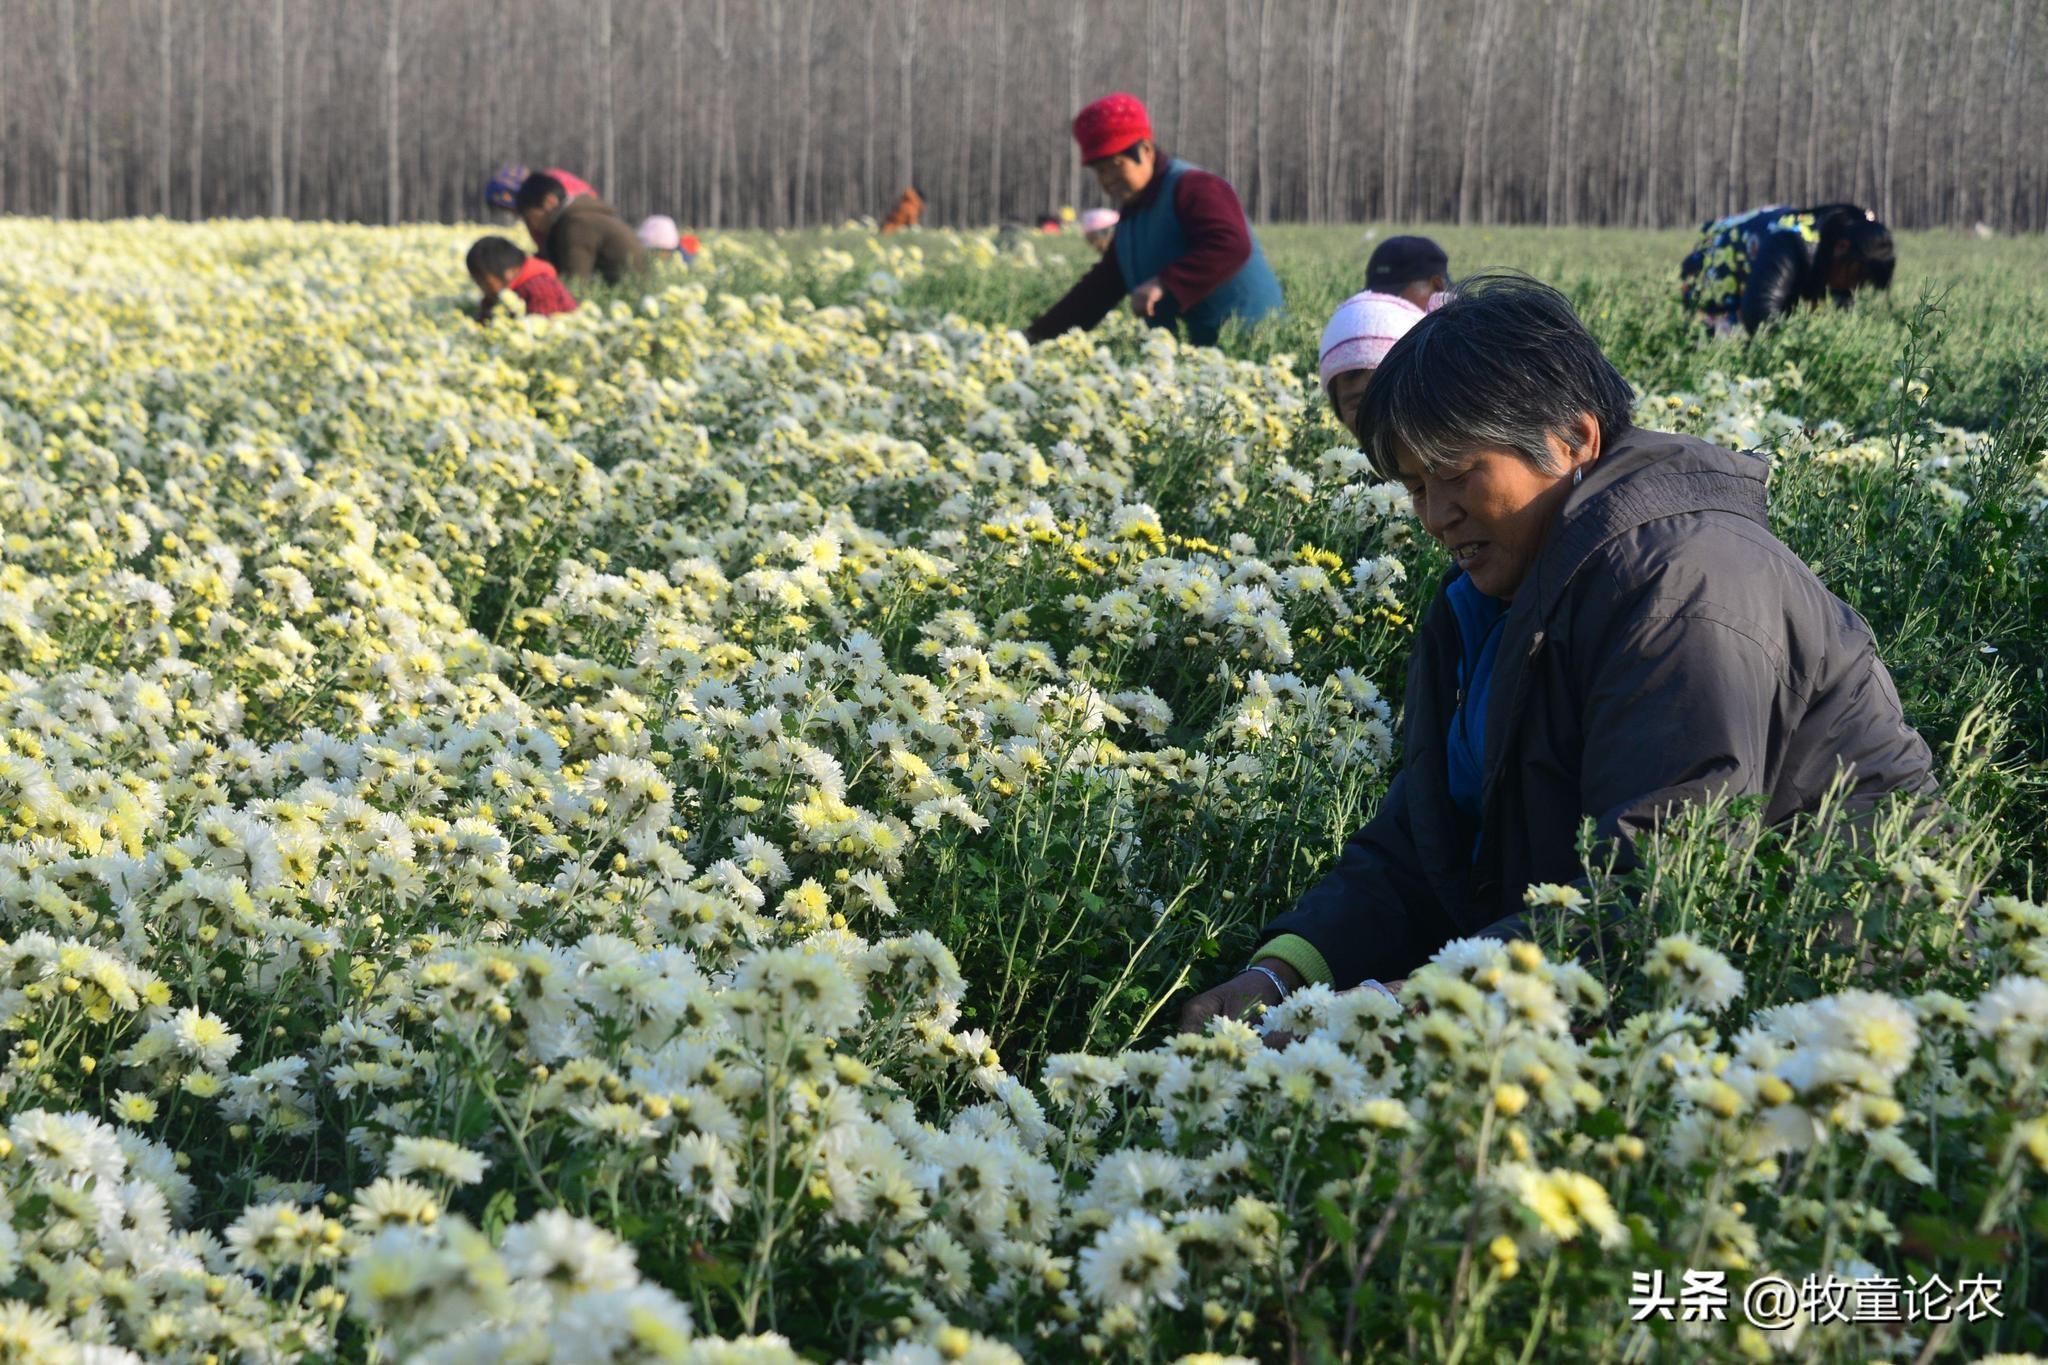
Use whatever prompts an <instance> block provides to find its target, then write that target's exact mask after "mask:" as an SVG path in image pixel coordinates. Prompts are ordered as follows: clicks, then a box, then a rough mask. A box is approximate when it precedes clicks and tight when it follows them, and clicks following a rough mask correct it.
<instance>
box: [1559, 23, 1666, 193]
mask: <svg viewBox="0 0 2048 1365" xmlns="http://www.w3.org/2000/svg"><path fill="white" fill-rule="evenodd" d="M1552 22H1553V27H1552V28H1551V31H1550V129H1549V133H1550V135H1549V137H1548V138H1547V139H1546V141H1545V146H1544V155H1543V224H1544V226H1545V227H1556V226H1557V225H1558V223H1559V222H1560V221H1562V220H1563V218H1564V175H1565V166H1564V99H1565V85H1566V83H1567V82H1566V78H1565V58H1566V54H1567V52H1568V50H1569V49H1567V47H1566V46H1565V40H1566V38H1567V37H1568V36H1569V35H1570V33H1571V26H1570V25H1569V24H1566V23H1562V22H1558V21H1556V20H1553V21H1552ZM1653 84H1654V82H1653Z"/></svg>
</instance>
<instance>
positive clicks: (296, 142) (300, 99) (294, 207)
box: [167, 42, 309, 218]
mask: <svg viewBox="0 0 2048 1365" xmlns="http://www.w3.org/2000/svg"><path fill="white" fill-rule="evenodd" d="M308 47H309V44H307V43H303V42H302V43H300V44H299V45H298V46H297V47H295V48H293V49H292V83H291V88H292V92H293V98H292V150H291V158H292V167H291V202H290V204H288V205H287V206H286V209H285V211H286V212H287V213H289V214H290V215H291V216H292V217H294V218H300V217H304V216H305V201H306V51H307V48H308ZM167 197H168V196H167Z"/></svg>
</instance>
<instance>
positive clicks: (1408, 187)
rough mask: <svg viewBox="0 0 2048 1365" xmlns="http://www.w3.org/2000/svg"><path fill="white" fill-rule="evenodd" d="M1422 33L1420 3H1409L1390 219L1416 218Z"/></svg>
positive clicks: (1403, 33)
mask: <svg viewBox="0 0 2048 1365" xmlns="http://www.w3.org/2000/svg"><path fill="white" fill-rule="evenodd" d="M1421 33H1422V0H1408V15H1407V18H1406V19H1405V20H1404V21H1403V23H1402V25H1401V93H1400V104H1399V109H1400V118H1399V122H1398V123H1397V124H1396V126H1395V129H1394V158H1395V160H1394V199H1393V205H1394V211H1393V214H1392V216H1393V217H1395V218H1397V219H1400V218H1412V217H1414V216H1415V190H1414V184H1413V182H1414V178H1415V78H1416V69H1415V68H1416V55H1417V54H1416V45H1417V41H1418V39H1419V38H1420V37H1421Z"/></svg>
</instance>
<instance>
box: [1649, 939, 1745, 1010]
mask: <svg viewBox="0 0 2048 1365" xmlns="http://www.w3.org/2000/svg"><path fill="white" fill-rule="evenodd" d="M1643 970H1644V972H1645V974H1647V975H1648V976H1649V977H1650V978H1651V979H1652V980H1656V981H1669V982H1670V983H1671V987H1672V990H1673V991H1675V992H1676V993H1677V995H1678V998H1679V1000H1680V1001H1682V1002H1683V1003H1684V1004H1685V1005H1686V1006H1687V1007H1688V1008H1691V1009H1696V1010H1699V1011H1700V1012H1701V1013H1703V1014H1719V1013H1720V1012H1721V1011H1722V1010H1724V1009H1726V1008H1728V1006H1729V1005H1731V1004H1733V1003H1734V1002H1735V1001H1736V1000H1737V999H1739V998H1740V997H1741V995H1742V973H1741V972H1739V971H1737V970H1735V968H1734V967H1733V966H1732V965H1730V964H1729V961H1728V959H1727V958H1725V957H1723V956H1721V955H1720V954H1719V953H1717V952H1715V951H1714V950H1713V949H1711V948H1707V947H1703V946H1701V945H1700V944H1699V943H1696V942H1694V941H1693V940H1692V939H1691V938H1690V937H1688V936H1687V935H1685V934H1667V935H1665V936H1664V937H1663V938H1660V939H1658V940H1657V943H1656V946H1654V947H1653V948H1651V950H1650V956H1649V960H1648V961H1647V962H1646V963H1645V964H1644V968H1643Z"/></svg>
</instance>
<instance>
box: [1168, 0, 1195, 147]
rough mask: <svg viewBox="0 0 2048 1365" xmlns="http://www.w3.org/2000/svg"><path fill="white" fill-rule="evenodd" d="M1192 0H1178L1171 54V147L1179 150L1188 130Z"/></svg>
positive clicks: (1185, 139) (1182, 145)
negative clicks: (1175, 29) (1189, 38)
mask: <svg viewBox="0 0 2048 1365" xmlns="http://www.w3.org/2000/svg"><path fill="white" fill-rule="evenodd" d="M1193 3H1194V0H1180V32H1179V34H1178V35H1177V36H1176V38H1175V50H1174V56H1173V77H1174V80H1173V147H1174V150H1175V151H1179V150H1180V149H1181V148H1182V147H1185V146H1186V145H1187V131H1188V80H1189V71H1190V53H1189V48H1188V32H1189V27H1190V26H1189V24H1188V7H1189V6H1190V5H1192V4H1193Z"/></svg>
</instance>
